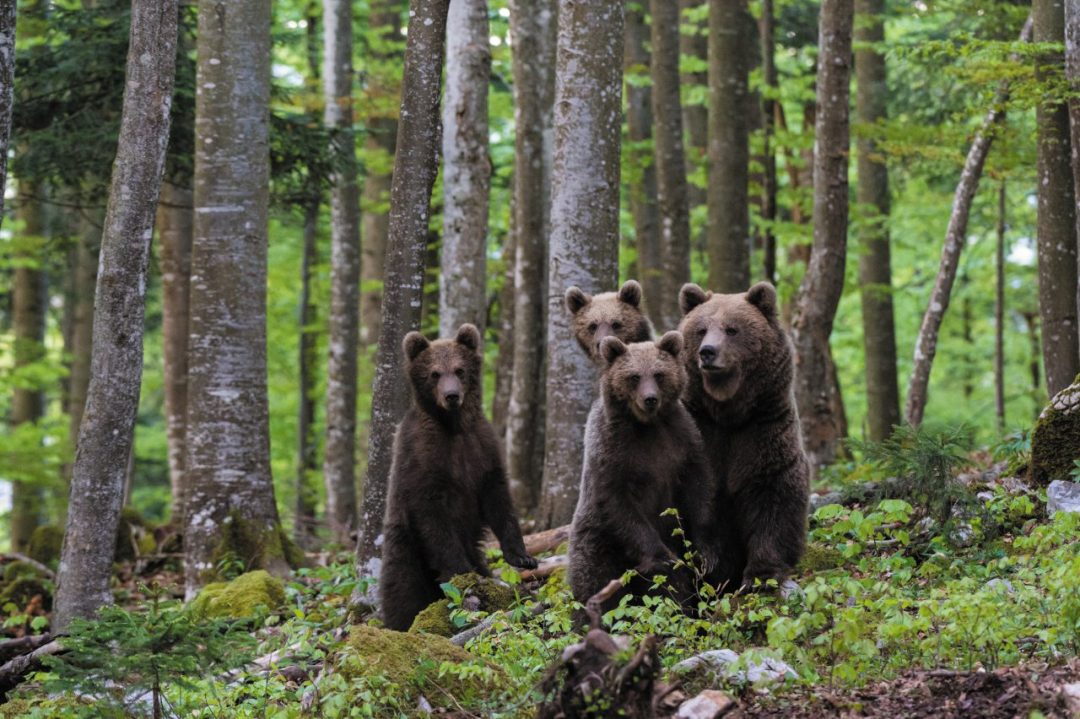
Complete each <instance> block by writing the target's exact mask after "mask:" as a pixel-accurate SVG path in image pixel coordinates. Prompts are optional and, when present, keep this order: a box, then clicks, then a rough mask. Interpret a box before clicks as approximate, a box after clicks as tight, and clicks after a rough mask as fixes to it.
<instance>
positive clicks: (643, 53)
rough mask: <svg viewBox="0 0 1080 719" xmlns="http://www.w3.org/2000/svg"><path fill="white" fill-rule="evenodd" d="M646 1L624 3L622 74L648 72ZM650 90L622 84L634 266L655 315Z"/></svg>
mask: <svg viewBox="0 0 1080 719" xmlns="http://www.w3.org/2000/svg"><path fill="white" fill-rule="evenodd" d="M645 5H646V3H638V2H637V1H636V0H627V2H626V3H625V7H626V13H625V26H624V32H625V35H624V41H623V73H624V75H625V76H626V77H627V78H630V77H635V78H641V77H648V73H649V66H650V62H651V61H650V59H649V50H648V48H647V47H646V43H648V41H649V28H648V27H647V26H646V24H645V9H644V8H645ZM652 92H653V91H652V88H651V87H650V86H649V85H643V84H640V83H634V82H629V81H628V82H627V83H626V127H627V140H628V141H629V143H630V144H629V147H627V150H628V152H627V165H628V166H627V168H626V169H627V170H628V174H629V179H630V182H629V185H630V187H629V196H630V214H631V216H632V217H633V218H634V244H635V247H636V248H637V262H636V265H635V269H636V273H637V277H638V279H639V280H641V285H642V287H643V289H644V295H645V306H644V308H643V309H644V311H645V314H647V315H649V316H650V317H654V318H657V319H659V318H660V311H659V310H660V307H661V298H663V297H664V285H665V283H664V267H663V259H662V258H663V255H661V254H660V214H659V207H658V206H657V194H656V193H657V190H656V163H655V162H653V157H654V154H653V152H652V151H651V149H650V148H649V147H648V145H649V143H650V141H651V140H652V139H653V111H652V108H653V101H652ZM676 109H678V105H676ZM680 286H681V285H680ZM608 289H611V288H608ZM560 296H561V293H560Z"/></svg>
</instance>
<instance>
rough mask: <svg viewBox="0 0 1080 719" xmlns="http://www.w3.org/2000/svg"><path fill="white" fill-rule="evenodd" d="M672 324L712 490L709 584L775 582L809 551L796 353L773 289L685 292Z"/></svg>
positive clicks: (732, 585) (764, 284) (758, 286)
mask: <svg viewBox="0 0 1080 719" xmlns="http://www.w3.org/2000/svg"><path fill="white" fill-rule="evenodd" d="M679 305H680V307H681V308H682V311H683V314H684V317H683V320H682V322H681V323H680V324H679V331H680V332H682V335H683V338H684V340H685V347H684V349H683V362H684V366H685V367H686V372H687V376H688V382H687V386H686V391H685V392H684V393H683V401H684V403H685V404H686V407H687V409H688V410H689V411H690V413H691V415H692V416H693V417H694V419H695V421H696V422H697V426H698V429H699V430H700V431H701V437H702V440H703V442H704V445H705V452H706V455H707V458H708V462H709V467H710V470H711V473H712V476H711V481H712V482H713V483H714V487H715V491H716V493H717V494H716V501H715V502H714V507H715V508H716V518H715V522H714V526H713V530H714V531H715V532H716V533H717V536H716V537H710V538H705V540H704V541H707V542H713V543H715V545H714V550H713V551H714V553H715V554H716V555H717V557H718V560H719V563H718V566H717V569H716V571H715V572H714V573H713V574H712V576H711V579H712V581H714V582H717V583H722V584H725V585H726V587H727V588H728V589H736V588H738V587H739V586H753V584H754V582H755V580H762V581H766V580H769V579H775V580H777V582H778V583H782V582H783V581H784V580H785V579H787V578H788V576H789V575H790V574H791V572H792V570H793V569H794V567H795V565H796V564H797V563H798V561H799V559H800V558H801V556H802V554H803V551H804V550H805V547H806V517H807V504H808V501H809V491H810V490H809V477H810V470H809V464H808V463H807V460H806V455H805V453H804V452H803V447H802V437H801V435H800V432H799V418H798V413H797V411H796V408H795V397H794V394H793V390H792V380H793V371H794V352H793V350H792V345H791V340H790V339H789V338H788V335H787V332H786V331H785V330H784V328H783V327H782V326H781V325H780V320H779V317H778V315H777V301H776V289H775V288H774V287H773V286H772V285H771V284H769V283H767V282H760V283H758V284H756V285H754V286H753V287H751V288H750V289H749V290H748V291H747V292H745V293H738V294H714V293H712V292H705V291H704V290H702V289H701V288H700V287H698V286H697V285H694V284H686V285H683V287H682V290H681V291H680V293H679Z"/></svg>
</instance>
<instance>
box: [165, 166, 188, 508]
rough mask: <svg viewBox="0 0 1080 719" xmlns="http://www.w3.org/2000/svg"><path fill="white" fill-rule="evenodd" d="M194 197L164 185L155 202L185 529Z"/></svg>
mask: <svg viewBox="0 0 1080 719" xmlns="http://www.w3.org/2000/svg"><path fill="white" fill-rule="evenodd" d="M194 202H195V199H194V196H193V195H192V192H191V190H190V189H189V188H187V187H180V186H178V185H175V184H173V183H171V182H165V183H164V184H163V185H162V187H161V197H160V200H159V202H158V214H157V228H158V240H159V242H160V247H159V252H160V263H161V295H162V328H161V334H162V340H163V342H162V345H163V347H162V349H163V352H162V354H163V355H164V361H165V371H164V375H165V376H164V380H165V381H164V384H165V427H166V433H167V435H168V440H169V483H170V484H171V485H172V517H173V519H174V520H175V521H178V522H180V524H181V526H183V522H184V512H185V510H186V507H187V503H186V495H187V482H186V481H185V475H184V460H185V457H184V455H185V443H184V438H185V436H186V434H187V432H186V427H187V416H186V415H187V383H188V359H187V351H188V329H189V323H188V319H189V310H190V307H189V304H190V292H191V238H192V233H193V231H194V222H195V207H194Z"/></svg>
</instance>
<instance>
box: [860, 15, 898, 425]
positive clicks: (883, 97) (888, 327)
mask: <svg viewBox="0 0 1080 719" xmlns="http://www.w3.org/2000/svg"><path fill="white" fill-rule="evenodd" d="M856 5H857V7H856V11H857V12H858V15H859V22H858V23H857V24H856V30H855V42H856V43H858V44H859V47H858V48H857V49H856V50H855V73H856V88H857V92H856V100H855V105H856V112H857V113H858V122H859V123H860V124H862V125H865V126H872V125H875V124H876V123H879V122H883V121H884V120H885V118H886V107H887V102H888V99H889V88H888V85H887V84H886V76H885V56H884V55H883V54H882V53H881V51H880V50H879V49H878V47H877V46H880V45H881V43H883V42H884V41H885V0H857V3H856ZM857 147H858V153H859V160H858V162H859V165H858V172H859V185H858V192H857V194H856V201H857V202H858V203H859V206H860V207H864V208H866V210H867V212H868V213H869V217H868V218H867V221H866V222H865V223H864V225H863V228H862V231H861V232H860V237H859V245H860V248H861V250H862V251H861V252H860V254H859V294H860V298H861V300H862V318H863V347H864V349H865V352H866V403H867V409H866V414H867V420H868V423H869V425H870V439H871V440H873V441H875V442H880V441H882V440H884V439H887V438H888V437H889V435H890V434H892V428H893V427H894V426H896V425H898V424H900V393H899V390H898V387H897V381H896V328H895V324H894V321H893V300H892V265H891V263H890V258H889V230H888V221H889V171H888V167H887V166H886V164H885V160H884V158H883V156H882V153H881V150H880V149H879V148H878V145H877V143H876V142H874V140H873V139H871V137H869V136H867V134H865V133H864V134H863V135H861V136H860V137H859V140H858V143H857Z"/></svg>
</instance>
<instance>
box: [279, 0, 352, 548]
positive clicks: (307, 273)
mask: <svg viewBox="0 0 1080 719" xmlns="http://www.w3.org/2000/svg"><path fill="white" fill-rule="evenodd" d="M311 21H312V20H311V19H310V18H309V19H308V22H311ZM319 204H320V203H319V198H318V197H317V196H316V197H313V198H312V199H311V201H310V202H309V203H308V206H307V208H306V209H305V210H304V250H303V258H302V259H301V261H300V306H299V308H298V310H299V311H298V313H297V315H298V316H297V320H298V322H297V324H299V326H300V351H299V357H298V358H297V360H298V365H299V367H298V368H299V375H300V399H299V402H298V403H297V405H298V406H297V417H296V498H295V500H296V503H295V513H294V514H295V516H294V524H293V540H294V541H296V543H297V544H299V545H300V546H301V547H305V548H309V547H312V546H314V544H315V527H316V519H315V512H316V510H317V508H318V492H317V491H316V489H315V487H314V486H313V485H312V481H311V480H312V477H313V476H315V474H316V472H318V470H319V442H318V439H317V438H316V437H315V406H316V402H315V384H316V377H315V364H316V362H317V361H318V355H319V352H318V341H317V338H318V332H317V329H316V326H317V322H318V312H317V311H316V309H315V306H314V305H313V304H312V302H311V273H312V271H313V268H314V267H315V265H317V264H318V263H319V246H318V236H319ZM355 311H356V312H359V309H358V308H357V309H356V310H355ZM354 414H355V413H354ZM328 494H329V493H328ZM353 494H354V496H355V490H354V492H353ZM327 504H329V501H328V502H327ZM355 507H356V500H355V499H354V500H353V508H354V509H355ZM334 540H335V541H340V540H339V538H337V537H335V538H334ZM347 540H348V537H346V541H347Z"/></svg>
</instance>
